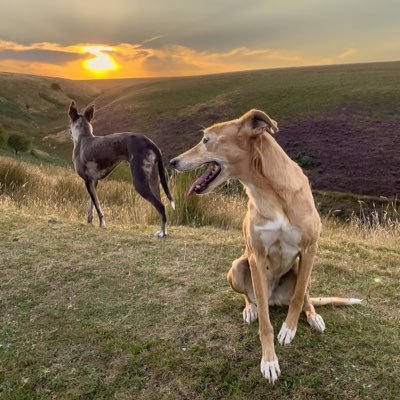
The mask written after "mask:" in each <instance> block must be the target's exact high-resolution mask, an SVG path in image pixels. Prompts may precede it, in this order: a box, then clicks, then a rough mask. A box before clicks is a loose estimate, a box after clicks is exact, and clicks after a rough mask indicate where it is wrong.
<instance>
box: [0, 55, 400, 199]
mask: <svg viewBox="0 0 400 400" xmlns="http://www.w3.org/2000/svg"><path fill="white" fill-rule="evenodd" d="M54 84H58V85H59V86H60V88H58V87H55V86H54ZM3 92H4V93H3ZM71 98H74V99H76V100H77V102H78V105H79V106H82V107H83V106H84V105H86V104H88V103H89V102H91V101H94V102H95V103H96V106H97V108H98V112H97V114H96V117H95V120H94V127H95V132H96V133H97V134H99V135H103V134H107V133H110V132H115V131H124V130H133V131H136V132H144V133H146V134H147V135H148V136H149V137H151V138H152V139H153V140H155V141H156V143H157V144H158V145H159V146H160V148H161V149H162V151H163V154H164V157H165V158H166V159H169V158H170V157H172V156H174V155H177V154H178V153H180V152H181V151H183V150H185V149H187V148H188V147H189V146H192V145H193V144H195V143H196V142H197V141H198V140H199V139H200V133H199V131H200V129H201V126H208V125H210V124H212V123H214V122H217V121H222V120H226V119H231V118H236V117H238V116H240V115H241V114H242V113H244V112H245V111H247V110H248V109H250V108H260V109H262V110H264V111H266V112H267V113H268V114H269V115H270V116H272V117H273V118H274V119H276V120H277V121H278V122H279V126H280V132H279V134H278V135H277V136H276V139H277V140H278V142H279V143H280V144H281V145H282V146H283V147H284V149H285V150H286V151H287V152H288V153H289V155H290V156H291V157H293V158H294V159H296V160H297V161H298V162H299V163H300V164H301V165H302V167H303V168H304V169H305V170H306V172H307V173H308V175H309V177H310V179H311V182H312V184H313V187H314V188H317V189H323V190H335V191H344V192H353V193H360V194H367V195H383V196H396V195H398V194H400V151H399V149H400V111H399V104H400V62H392V63H374V64H353V65H342V66H324V67H307V68H289V69H273V70H259V71H248V72H240V73H229V74H218V75H208V76H198V77H183V78H163V79H125V80H124V79H120V80H112V81H110V80H108V81H68V80H61V79H56V78H41V77H29V76H25V75H13V74H0V124H1V125H3V127H4V128H5V129H6V130H9V131H19V132H22V133H25V134H29V135H32V134H33V135H34V137H35V144H36V145H37V146H38V147H39V148H41V149H43V150H45V151H52V152H54V153H55V154H57V155H60V156H63V157H65V158H70V151H71V143H70V141H68V140H66V137H67V134H66V133H65V132H64V133H62V130H63V129H65V128H66V127H67V125H68V118H67V114H66V112H67V107H68V104H69V102H70V99H71ZM27 105H28V106H29V107H28V106H27ZM60 132H61V133H60Z"/></svg>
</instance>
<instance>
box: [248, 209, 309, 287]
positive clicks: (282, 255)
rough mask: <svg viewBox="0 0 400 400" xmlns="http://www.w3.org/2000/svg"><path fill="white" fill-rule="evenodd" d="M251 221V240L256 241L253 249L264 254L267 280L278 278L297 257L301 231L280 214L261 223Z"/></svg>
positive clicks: (289, 267) (288, 268) (290, 266)
mask: <svg viewBox="0 0 400 400" xmlns="http://www.w3.org/2000/svg"><path fill="white" fill-rule="evenodd" d="M251 222H252V221H250V224H251V235H253V237H254V239H255V240H253V241H252V242H253V243H256V246H255V248H254V249H253V251H255V252H257V253H259V254H264V255H266V257H267V261H268V271H267V275H268V278H269V280H274V279H279V278H280V277H282V276H283V275H284V274H286V273H287V272H288V271H289V270H290V269H291V268H292V266H293V264H294V262H295V260H296V258H297V257H298V255H299V253H300V241H301V236H302V233H301V231H300V229H298V228H297V227H294V226H292V225H291V224H290V223H289V221H288V220H287V219H286V218H285V216H284V215H282V214H277V216H276V217H275V218H274V219H269V220H265V221H264V223H263V224H257V225H256V224H252V223H251Z"/></svg>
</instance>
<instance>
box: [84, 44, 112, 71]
mask: <svg viewBox="0 0 400 400" xmlns="http://www.w3.org/2000/svg"><path fill="white" fill-rule="evenodd" d="M83 49H84V51H85V52H87V53H90V54H93V56H94V57H93V58H90V59H89V60H85V61H84V62H83V66H84V68H85V69H87V70H89V71H90V72H92V73H94V74H96V75H104V74H105V73H107V72H110V71H116V70H117V69H119V65H118V64H117V63H116V61H115V60H114V59H113V58H112V57H111V56H110V55H109V54H107V53H104V51H110V50H113V48H112V47H106V46H87V47H84V48H83Z"/></svg>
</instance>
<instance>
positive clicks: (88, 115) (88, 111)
mask: <svg viewBox="0 0 400 400" xmlns="http://www.w3.org/2000/svg"><path fill="white" fill-rule="evenodd" d="M93 115H94V104H91V105H90V106H87V107H86V109H85V111H84V112H83V116H84V117H85V118H86V119H87V120H88V121H89V122H90V121H91V120H92V119H93Z"/></svg>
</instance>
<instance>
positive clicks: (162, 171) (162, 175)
mask: <svg viewBox="0 0 400 400" xmlns="http://www.w3.org/2000/svg"><path fill="white" fill-rule="evenodd" d="M157 166H158V175H160V181H161V186H162V187H163V189H164V193H165V194H166V195H167V197H168V200H169V202H170V204H171V207H172V209H173V210H175V202H174V199H173V198H172V195H171V192H170V191H169V187H168V182H167V177H166V176H165V169H164V164H163V161H162V156H161V152H160V151H159V152H157Z"/></svg>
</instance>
